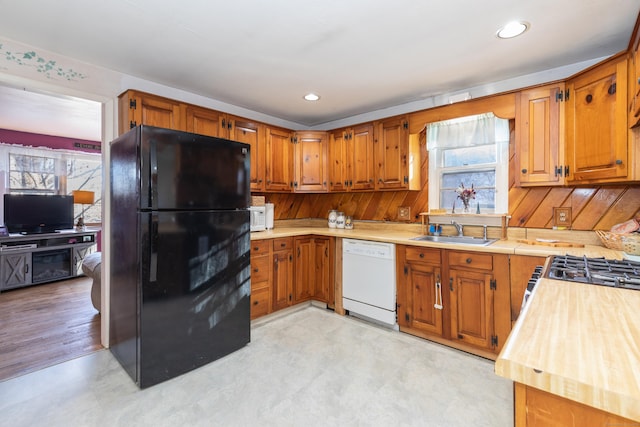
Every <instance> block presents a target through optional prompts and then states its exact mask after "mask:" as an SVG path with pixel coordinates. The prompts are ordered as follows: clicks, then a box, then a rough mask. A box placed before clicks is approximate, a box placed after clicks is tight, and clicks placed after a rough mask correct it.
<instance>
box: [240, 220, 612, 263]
mask: <svg viewBox="0 0 640 427" xmlns="http://www.w3.org/2000/svg"><path fill="white" fill-rule="evenodd" d="M419 230H420V227H414V228H413V229H412V228H411V227H408V228H407V229H402V228H398V227H393V226H390V225H387V224H384V223H380V224H375V225H368V226H367V227H356V228H354V229H352V230H345V229H335V228H328V227H306V226H301V227H276V228H274V229H272V230H267V231H257V232H253V233H251V240H263V239H275V238H278V237H291V236H294V237H295V236H303V235H307V234H315V235H320V236H333V237H342V238H349V239H362V240H372V241H377V242H388V243H395V244H398V245H412V246H426V247H433V248H443V249H457V250H465V251H475V252H490V253H497V254H516V255H528V256H542V257H544V256H548V255H564V254H569V255H576V256H583V255H586V256H588V257H605V258H608V259H621V258H622V252H620V251H614V250H611V249H607V248H605V247H603V246H595V245H585V247H584V248H565V247H551V246H534V245H528V244H525V243H519V242H517V240H498V241H496V242H494V243H492V244H490V245H489V246H479V245H469V244H460V243H438V242H425V241H416V240H411V238H413V237H418V236H420V235H421V234H420V231H419Z"/></svg>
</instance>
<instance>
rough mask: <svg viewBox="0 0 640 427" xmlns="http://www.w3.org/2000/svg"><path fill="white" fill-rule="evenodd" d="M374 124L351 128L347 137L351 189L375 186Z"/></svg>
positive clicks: (365, 188) (369, 188)
mask: <svg viewBox="0 0 640 427" xmlns="http://www.w3.org/2000/svg"><path fill="white" fill-rule="evenodd" d="M373 133H374V131H373V124H371V123H366V124H363V125H359V126H355V127H353V128H351V129H350V131H349V134H348V139H347V174H348V176H349V189H350V190H359V191H360V190H373V189H374V188H375V171H374V164H375V160H374V158H375V153H374V135H373Z"/></svg>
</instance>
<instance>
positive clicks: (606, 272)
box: [546, 255, 640, 290]
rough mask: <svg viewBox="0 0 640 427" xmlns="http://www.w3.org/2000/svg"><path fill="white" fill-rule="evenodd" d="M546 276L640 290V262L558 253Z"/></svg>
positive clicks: (553, 258)
mask: <svg viewBox="0 0 640 427" xmlns="http://www.w3.org/2000/svg"><path fill="white" fill-rule="evenodd" d="M546 277H547V278H549V279H558V280H566V281H570V282H581V283H591V284H595V285H604V286H613V287H618V288H626V289H636V290H640V262H635V261H630V260H613V259H605V258H588V257H586V256H585V257H577V256H573V255H562V256H558V255H556V256H553V257H552V258H551V261H550V263H548V269H547V274H546Z"/></svg>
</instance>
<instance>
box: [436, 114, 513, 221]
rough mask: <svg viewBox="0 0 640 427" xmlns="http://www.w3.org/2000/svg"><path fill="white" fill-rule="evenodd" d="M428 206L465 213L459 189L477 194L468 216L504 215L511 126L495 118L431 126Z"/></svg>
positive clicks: (453, 120)
mask: <svg viewBox="0 0 640 427" xmlns="http://www.w3.org/2000/svg"><path fill="white" fill-rule="evenodd" d="M427 150H428V151H429V207H430V208H431V209H434V208H441V209H446V210H447V212H451V209H452V208H453V207H454V205H455V209H456V213H461V212H462V209H463V205H462V201H461V200H460V199H458V198H457V197H458V193H457V192H456V189H457V188H458V187H460V186H461V185H464V187H465V188H471V186H472V185H473V188H474V190H475V191H476V196H475V199H473V200H471V206H470V212H472V213H475V212H476V211H477V209H478V207H479V209H480V212H481V213H506V212H507V209H508V200H507V196H508V190H509V183H508V179H509V121H508V120H505V119H500V118H498V117H495V116H494V115H493V114H492V113H487V114H481V115H476V116H468V117H461V118H457V119H452V120H445V121H442V122H437V123H432V124H429V125H427Z"/></svg>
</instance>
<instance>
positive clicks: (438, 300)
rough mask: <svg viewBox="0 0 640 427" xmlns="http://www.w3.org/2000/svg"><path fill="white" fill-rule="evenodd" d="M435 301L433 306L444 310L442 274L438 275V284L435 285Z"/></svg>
mask: <svg viewBox="0 0 640 427" xmlns="http://www.w3.org/2000/svg"><path fill="white" fill-rule="evenodd" d="M435 291H436V295H435V303H434V304H433V308H435V309H437V310H442V284H441V283H440V275H439V274H438V275H437V276H436V286H435Z"/></svg>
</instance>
